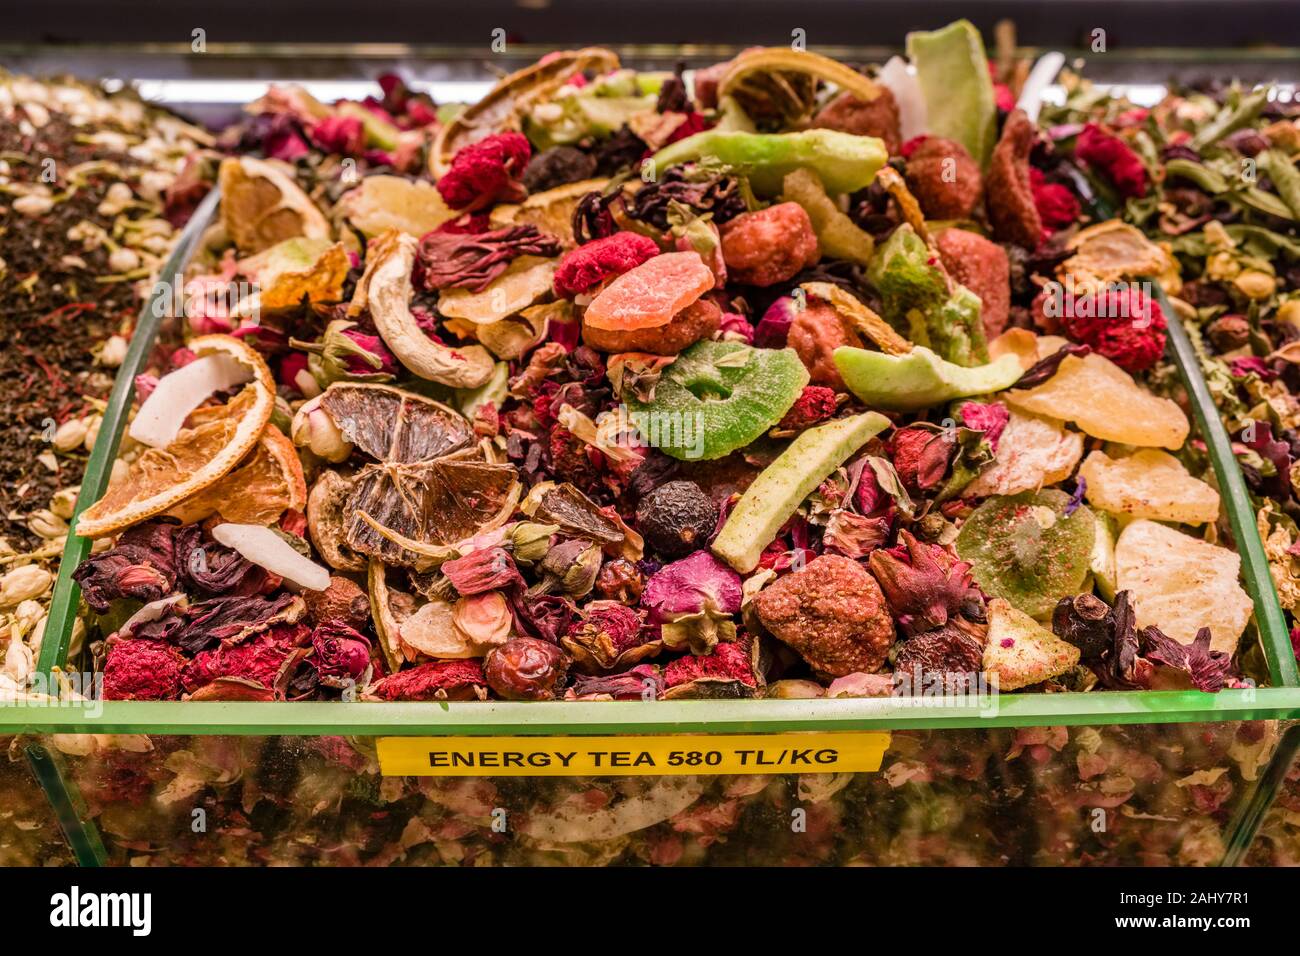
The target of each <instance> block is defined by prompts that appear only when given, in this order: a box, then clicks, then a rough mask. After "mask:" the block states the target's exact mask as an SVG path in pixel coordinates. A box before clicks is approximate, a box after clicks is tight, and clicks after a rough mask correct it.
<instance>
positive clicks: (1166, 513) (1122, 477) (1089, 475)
mask: <svg viewBox="0 0 1300 956" xmlns="http://www.w3.org/2000/svg"><path fill="white" fill-rule="evenodd" d="M1079 474H1080V476H1082V477H1083V479H1084V480H1085V481H1086V482H1087V483H1088V484H1087V491H1086V492H1085V497H1086V498H1087V499H1088V504H1090V505H1092V506H1093V507H1094V508H1100V509H1102V510H1103V511H1109V512H1110V513H1111V514H1117V515H1120V514H1124V515H1132V516H1133V517H1135V518H1150V519H1151V520H1153V521H1177V522H1179V523H1181V524H1205V523H1206V522H1207V521H1214V520H1215V519H1216V518H1218V516H1219V493H1218V492H1217V491H1215V490H1214V489H1213V488H1212V487H1210V486H1209V485H1208V484H1206V483H1205V482H1203V481H1201V480H1200V479H1199V478H1193V477H1192V475H1191V474H1190V473H1189V472H1188V471H1187V469H1186V468H1184V467H1183V463H1182V462H1180V461H1179V460H1178V459H1177V458H1175V457H1174V456H1173V455H1170V454H1168V453H1167V452H1163V451H1157V450H1156V449H1154V448H1143V449H1142V450H1140V451H1137V452H1134V453H1133V454H1132V455H1129V456H1128V457H1126V458H1111V457H1110V456H1109V455H1107V454H1106V453H1105V452H1104V451H1094V452H1092V453H1091V454H1090V455H1089V456H1088V458H1087V460H1086V461H1084V463H1083V467H1082V468H1080V469H1079Z"/></svg>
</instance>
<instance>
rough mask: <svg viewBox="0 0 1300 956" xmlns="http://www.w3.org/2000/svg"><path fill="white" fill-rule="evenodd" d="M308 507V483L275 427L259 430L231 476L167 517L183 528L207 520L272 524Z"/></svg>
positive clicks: (294, 453)
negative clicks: (258, 435) (183, 525)
mask: <svg viewBox="0 0 1300 956" xmlns="http://www.w3.org/2000/svg"><path fill="white" fill-rule="evenodd" d="M306 506H307V481H306V479H305V478H304V477H303V473H302V460H301V459H299V457H298V451H297V449H296V448H294V447H293V442H292V441H290V440H289V438H288V437H287V436H286V435H285V434H284V432H282V431H280V429H278V428H276V427H275V426H274V425H267V426H266V427H265V428H263V429H262V436H261V438H260V439H258V442H257V447H256V448H254V449H253V451H252V453H251V454H250V455H249V456H248V457H247V458H245V459H244V460H243V461H242V462H240V463H239V465H238V466H237V467H236V468H235V470H234V471H232V472H230V474H228V475H226V476H225V477H224V478H220V479H218V480H217V481H216V482H215V483H214V484H211V485H208V487H206V488H204V489H203V490H202V491H200V492H198V493H197V494H194V495H191V496H190V497H188V498H186V499H185V500H184V501H182V502H181V503H180V504H178V505H176V506H175V507H174V508H172V509H171V510H170V511H168V512H167V513H168V514H169V515H171V516H172V517H173V518H179V519H180V521H181V523H182V524H192V523H193V522H196V521H202V520H204V519H205V518H209V517H211V516H212V515H220V516H221V518H222V520H224V521H229V522H234V523H235V524H261V525H270V524H275V523H276V522H277V521H279V520H280V516H281V515H283V514H284V512H285V511H286V510H288V509H293V510H296V511H302V510H303V509H304V508H305V507H306Z"/></svg>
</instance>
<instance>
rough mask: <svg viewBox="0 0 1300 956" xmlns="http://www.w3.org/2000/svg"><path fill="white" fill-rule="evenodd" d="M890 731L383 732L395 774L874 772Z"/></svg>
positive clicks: (384, 753)
mask: <svg viewBox="0 0 1300 956" xmlns="http://www.w3.org/2000/svg"><path fill="white" fill-rule="evenodd" d="M889 739H890V735H889V734H888V733H887V732H880V731H868V732H853V731H844V732H835V733H817V732H813V733H789V734H734V735H699V736H695V735H662V736H647V737H614V736H609V737H380V738H379V740H378V744H377V746H378V750H379V769H380V772H381V773H383V774H384V775H385V776H390V777H408V776H415V777H638V776H656V777H659V776H666V775H673V774H721V773H726V774H733V773H845V772H854V773H861V772H873V771H876V770H879V769H880V762H881V760H882V759H883V758H884V755H885V751H886V750H887V749H888V748H889Z"/></svg>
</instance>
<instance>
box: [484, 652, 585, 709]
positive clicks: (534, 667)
mask: <svg viewBox="0 0 1300 956" xmlns="http://www.w3.org/2000/svg"><path fill="white" fill-rule="evenodd" d="M483 673H484V675H485V676H486V677H487V683H488V687H490V688H492V692H493V693H494V694H496V695H497V696H498V697H503V698H505V699H506V700H554V699H555V698H556V697H558V696H559V695H560V694H561V693H562V692H563V689H564V681H565V679H566V678H567V677H568V675H569V658H568V655H566V654H565V653H564V651H562V650H560V649H559V648H558V647H556V646H555V645H554V644H552V643H550V642H549V641H542V640H538V639H537V638H533V637H517V638H515V639H514V640H513V641H506V643H504V644H502V645H501V646H500V647H495V648H493V649H492V650H490V651H488V655H487V658H486V660H485V661H484V666H483Z"/></svg>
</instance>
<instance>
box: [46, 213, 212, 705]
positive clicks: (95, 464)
mask: <svg viewBox="0 0 1300 956" xmlns="http://www.w3.org/2000/svg"><path fill="white" fill-rule="evenodd" d="M218 201H219V196H218V191H217V189H215V188H214V189H213V190H212V192H210V193H209V194H208V195H207V197H206V198H204V200H203V202H201V203H200V204H199V206H198V208H197V209H196V210H195V211H194V215H193V216H192V217H191V218H190V221H189V222H188V223H187V224H186V226H185V229H184V230H183V231H182V232H181V235H180V238H179V239H178V240H177V241H176V245H175V247H174V248H173V249H172V253H171V255H169V256H168V257H167V261H166V263H164V264H163V267H162V271H161V272H160V273H159V275H158V277H157V278H156V279H155V281H154V288H153V292H152V293H151V294H150V296H149V301H148V302H146V303H145V305H144V308H143V309H141V311H140V318H139V319H138V320H137V321H136V325H135V330H134V332H132V334H131V345H130V347H129V348H128V349H127V351H126V358H125V359H124V360H123V361H122V365H121V367H120V368H119V369H118V372H117V378H116V380H114V382H113V390H112V392H110V393H109V396H108V404H107V405H106V406H105V408H104V417H103V421H102V423H101V424H100V427H99V435H98V437H97V438H96V440H95V447H94V448H93V449H92V450H91V452H90V459H89V460H88V461H87V462H86V472H85V475H84V476H83V477H82V479H81V490H80V492H78V494H77V502H76V504H75V505H74V506H73V520H72V522H71V525H72V528H73V529H74V531H69V533H68V540H67V542H66V543H65V544H64V546H63V557H62V559H61V560H60V561H59V576H58V578H57V580H56V581H55V583H54V595H53V597H52V599H51V601H50V614H49V617H48V619H47V620H46V622H45V634H44V637H43V638H42V640H41V653H40V657H39V658H38V659H37V663H36V669H37V670H38V671H39V672H40V673H41V674H43V675H44V676H45V678H46V679H47V680H49V681H50V683H49V684H48V685H47V686H54V684H53V680H52V677H53V674H54V671H55V670H56V669H57V668H59V667H62V666H63V663H64V661H65V660H66V659H67V656H68V646H69V644H70V643H71V641H72V628H73V625H74V624H75V623H76V620H77V603H78V601H80V599H81V588H80V587H79V586H78V585H77V583H76V582H75V581H73V580H72V572H73V571H74V570H76V567H77V565H79V564H80V563H81V562H82V560H83V559H84V558H85V557H86V555H88V554H90V547H91V541H90V539H89V538H83V537H81V535H79V534H76V533H75V528H76V519H77V518H78V517H80V515H81V512H82V511H84V510H85V509H86V508H87V507H89V506H90V505H91V503H93V502H95V501H98V500H99V498H100V496H101V495H103V493H104V490H105V489H106V488H107V487H108V479H109V476H110V475H111V474H112V472H113V462H114V461H115V460H116V459H117V449H118V447H119V446H120V445H121V443H122V433H123V431H125V429H126V419H127V415H128V414H129V413H130V411H131V398H132V391H133V390H134V388H135V377H136V376H137V375H138V374H140V372H141V370H142V369H143V368H144V365H145V362H146V361H147V360H148V358H149V353H150V352H151V351H153V347H154V343H155V341H156V340H157V338H158V330H159V328H160V327H161V325H162V320H163V318H164V317H166V316H169V315H171V301H169V300H174V299H176V298H179V296H180V295H181V294H182V289H183V283H182V285H181V287H179V288H178V287H176V285H175V283H177V282H180V281H181V279H180V277H181V276H182V275H183V274H184V271H185V266H186V265H187V264H188V263H189V261H190V256H192V255H193V254H194V250H195V248H196V247H197V246H198V244H199V239H200V238H201V237H202V235H203V231H204V230H205V229H207V227H208V223H209V222H210V221H211V220H212V216H213V214H214V213H215V211H216V208H217V203H218Z"/></svg>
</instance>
